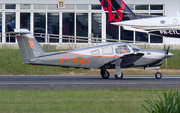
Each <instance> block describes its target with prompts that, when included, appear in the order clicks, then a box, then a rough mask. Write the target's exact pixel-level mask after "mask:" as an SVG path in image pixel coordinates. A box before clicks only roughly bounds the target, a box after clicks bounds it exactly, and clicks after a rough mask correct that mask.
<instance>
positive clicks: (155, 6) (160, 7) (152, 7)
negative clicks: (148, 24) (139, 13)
mask: <svg viewBox="0 0 180 113" xmlns="http://www.w3.org/2000/svg"><path fill="white" fill-rule="evenodd" d="M150 10H163V5H150Z"/></svg>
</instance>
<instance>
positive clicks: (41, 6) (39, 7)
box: [34, 4, 46, 9]
mask: <svg viewBox="0 0 180 113" xmlns="http://www.w3.org/2000/svg"><path fill="white" fill-rule="evenodd" d="M34 9H46V5H44V4H34Z"/></svg>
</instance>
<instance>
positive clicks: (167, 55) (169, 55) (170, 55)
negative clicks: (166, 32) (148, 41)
mask: <svg viewBox="0 0 180 113" xmlns="http://www.w3.org/2000/svg"><path fill="white" fill-rule="evenodd" d="M172 56H174V54H172V53H170V52H169V53H168V54H166V56H165V57H166V58H169V57H172Z"/></svg>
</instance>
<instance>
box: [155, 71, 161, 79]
mask: <svg viewBox="0 0 180 113" xmlns="http://www.w3.org/2000/svg"><path fill="white" fill-rule="evenodd" d="M155 77H156V78H157V79H161V78H162V73H160V72H159V71H158V72H157V73H156V74H155Z"/></svg>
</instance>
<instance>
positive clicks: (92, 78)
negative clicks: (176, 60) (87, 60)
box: [0, 75, 180, 90]
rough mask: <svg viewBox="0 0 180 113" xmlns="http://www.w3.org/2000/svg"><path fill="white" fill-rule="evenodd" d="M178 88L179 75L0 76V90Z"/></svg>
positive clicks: (179, 83) (179, 84) (179, 82)
mask: <svg viewBox="0 0 180 113" xmlns="http://www.w3.org/2000/svg"><path fill="white" fill-rule="evenodd" d="M113 88H118V89H122V88H128V89H153V88H154V89H180V76H178V75H177V76H175V75H168V76H167V75H164V76H163V77H162V78H161V79H156V78H155V77H154V76H142V75H138V76H127V75H126V76H124V78H123V79H120V80H117V79H115V78H114V76H111V77H110V78H109V79H102V78H101V76H100V75H79V76H76V75H73V76H71V75H64V76H63V75H57V76H55V75H49V76H48V75H45V76H43V75H37V76H35V75H30V76H27V75H24V76H23V75H17V76H16V75H13V76H9V75H7V76H3V75H2V76H0V90H6V89H9V90H16V89H18V90H29V89H32V90H38V89H45V90H47V89H48V90H54V89H113Z"/></svg>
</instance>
